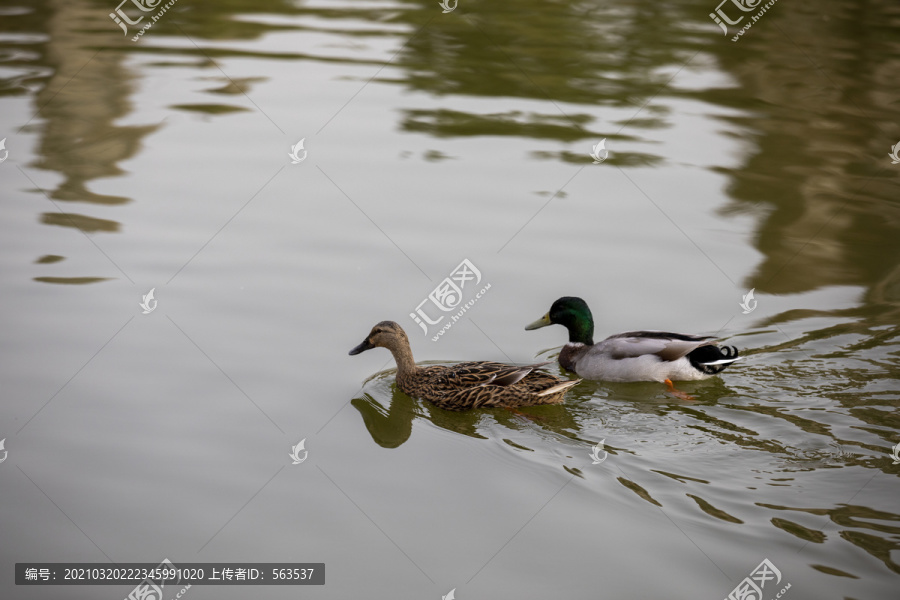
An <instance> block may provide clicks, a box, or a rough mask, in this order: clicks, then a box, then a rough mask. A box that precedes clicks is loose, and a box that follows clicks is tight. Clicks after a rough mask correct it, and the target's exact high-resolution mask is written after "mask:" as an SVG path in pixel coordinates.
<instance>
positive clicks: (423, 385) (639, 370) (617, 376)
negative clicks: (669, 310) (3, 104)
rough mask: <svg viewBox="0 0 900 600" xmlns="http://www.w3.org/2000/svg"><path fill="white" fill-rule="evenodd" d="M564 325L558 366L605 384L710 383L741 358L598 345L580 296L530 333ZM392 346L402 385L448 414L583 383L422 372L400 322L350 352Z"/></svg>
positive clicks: (718, 349)
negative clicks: (566, 333) (565, 335)
mask: <svg viewBox="0 0 900 600" xmlns="http://www.w3.org/2000/svg"><path fill="white" fill-rule="evenodd" d="M547 325H562V326H564V327H565V328H566V329H567V330H568V331H569V342H568V343H567V344H566V345H565V346H563V348H562V350H561V351H560V353H559V364H560V365H561V366H562V367H563V368H564V369H566V370H569V371H574V372H575V373H576V374H578V375H579V376H581V377H583V378H585V379H595V380H600V381H659V382H662V383H666V384H668V385H669V387H670V388H672V382H673V381H688V380H696V379H706V378H708V377H712V376H713V375H716V374H717V373H720V372H721V371H722V370H724V369H725V368H726V367H728V365H730V364H731V363H733V362H734V361H736V360H738V358H739V357H738V350H737V348H735V347H734V346H717V345H716V344H715V342H714V340H713V338H712V337H709V336H698V335H685V334H681V333H668V332H664V331H629V332H627V333H619V334H616V335H612V336H610V337H608V338H606V339H605V340H602V341H600V342H597V343H596V344H595V343H594V341H593V336H594V319H593V316H592V315H591V310H590V309H589V308H588V305H587V303H585V301H584V300H582V299H581V298H575V297H571V296H566V297H563V298H560V299H559V300H557V301H556V302H554V303H553V305H552V306H551V307H550V311H549V312H548V313H547V314H545V315H544V316H543V317H541V318H540V319H538V320H537V321H535V322H534V323H531V324H530V325H528V326H527V327H525V329H526V330H532V329H539V328H541V327H546V326H547ZM379 347H380V348H387V349H388V350H390V352H391V354H392V355H393V356H394V360H395V361H396V362H397V386H398V387H399V388H400V389H401V390H403V392H405V393H406V394H408V395H410V396H413V397H415V398H422V399H425V400H429V401H431V402H433V403H434V404H436V405H437V406H439V407H441V408H445V409H447V410H468V409H470V408H483V407H503V408H514V407H519V406H533V405H535V404H558V403H560V402H562V401H563V399H564V396H565V393H566V391H567V390H568V389H569V388H571V387H572V386H574V385H576V384H578V383H579V382H581V379H576V380H571V381H563V380H561V379H559V378H558V377H555V376H553V375H550V374H549V373H545V372H543V371H539V370H537V369H538V368H539V367H542V366H544V365H547V364H550V363H549V362H543V363H537V364H533V365H526V366H522V367H519V366H515V365H507V364H503V363H497V362H491V361H479V362H464V363H459V364H456V365H452V366H430V367H419V366H417V365H416V363H415V361H414V360H413V356H412V350H411V349H410V346H409V338H407V337H406V332H404V331H403V328H402V327H400V325H398V324H397V323H395V322H393V321H382V322H380V323H378V324H377V325H375V327H373V328H372V331H371V332H370V333H369V335H368V336H366V339H365V340H363V341H362V343H361V344H359V345H358V346H356V347H355V348H353V350H351V351H350V354H351V355H355V354H359V353H361V352H365V351H366V350H371V349H372V348H379Z"/></svg>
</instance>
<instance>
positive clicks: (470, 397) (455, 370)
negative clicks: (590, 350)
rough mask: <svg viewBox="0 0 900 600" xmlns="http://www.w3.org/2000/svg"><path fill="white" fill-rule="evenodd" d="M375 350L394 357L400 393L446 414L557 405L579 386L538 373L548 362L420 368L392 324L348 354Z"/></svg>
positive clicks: (403, 335) (374, 331)
mask: <svg viewBox="0 0 900 600" xmlns="http://www.w3.org/2000/svg"><path fill="white" fill-rule="evenodd" d="M379 347H380V348H387V349H388V350H390V351H391V354H393V355H394V360H395V361H396V362H397V386H398V387H399V388H400V389H401V390H403V391H404V392H405V393H406V394H408V395H409V396H413V397H414V398H421V399H424V400H428V401H430V402H433V403H434V404H436V405H437V406H439V407H441V408H445V409H447V410H468V409H470V408H482V407H503V408H515V407H517V406H532V405H534V404H559V403H560V402H562V401H563V396H564V395H565V393H566V390H568V389H569V388H570V387H572V386H573V385H575V384H577V383H579V382H580V381H581V380H580V379H577V380H574V381H562V380H560V379H559V378H557V377H554V376H553V375H550V374H549V373H543V372H541V371H537V370H536V369H537V368H538V367H542V366H544V365H547V364H550V363H549V362H545V363H539V364H534V365H526V366H524V367H517V366H515V365H506V364H503V363H497V362H490V361H481V362H464V363H459V364H456V365H452V366H439V365H435V366H432V367H419V366H417V365H416V363H415V361H414V360H413V355H412V350H410V347H409V338H407V337H406V332H405V331H403V328H402V327H400V325H398V324H397V323H394V322H393V321H382V322H381V323H378V324H377V325H375V327H373V328H372V331H371V332H369V335H368V336H366V339H364V340H363V341H362V343H361V344H359V345H358V346H356V347H355V348H354V349H353V350H351V351H350V355H351V356H353V355H356V354H359V353H360V352H365V351H366V350H371V349H372V348H379Z"/></svg>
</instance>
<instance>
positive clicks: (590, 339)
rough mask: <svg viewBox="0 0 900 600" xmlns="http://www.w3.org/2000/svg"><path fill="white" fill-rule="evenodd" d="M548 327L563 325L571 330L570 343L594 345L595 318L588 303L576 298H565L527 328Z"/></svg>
mask: <svg viewBox="0 0 900 600" xmlns="http://www.w3.org/2000/svg"><path fill="white" fill-rule="evenodd" d="M547 325H562V326H564V327H565V328H566V329H568V330H569V341H570V342H576V343H579V344H587V345H588V346H593V345H594V317H593V316H592V315H591V309H590V308H588V305H587V302H585V301H584V300H582V299H581V298H576V297H574V296H564V297H562V298H560V299H559V300H557V301H556V302H554V303H553V306H551V307H550V312H548V313H547V314H546V315H544V316H543V317H541V318H540V319H538V320H537V321H535V322H534V323H532V324H531V325H528V326H527V327H525V329H526V330H532V329H540V328H541V327H546V326H547Z"/></svg>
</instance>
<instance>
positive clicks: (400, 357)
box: [388, 344, 419, 379]
mask: <svg viewBox="0 0 900 600" xmlns="http://www.w3.org/2000/svg"><path fill="white" fill-rule="evenodd" d="M388 350H390V351H391V354H392V355H393V356H394V361H396V363H397V378H398V379H407V378H409V377H412V376H413V375H415V374H416V371H417V370H418V368H419V367H417V366H416V361H415V360H413V355H412V350H410V348H409V344H403V345H401V346H395V347H392V348H388Z"/></svg>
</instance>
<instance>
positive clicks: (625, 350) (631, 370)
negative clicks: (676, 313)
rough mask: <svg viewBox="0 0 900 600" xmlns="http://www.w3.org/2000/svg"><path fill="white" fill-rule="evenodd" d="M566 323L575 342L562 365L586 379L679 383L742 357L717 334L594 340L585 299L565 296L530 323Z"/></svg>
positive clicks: (562, 355) (536, 326) (662, 333)
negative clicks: (717, 338)
mask: <svg viewBox="0 0 900 600" xmlns="http://www.w3.org/2000/svg"><path fill="white" fill-rule="evenodd" d="M554 324H555V325H563V326H564V327H565V328H566V329H568V330H569V343H567V344H566V345H565V346H563V348H562V350H560V352H559V364H560V365H562V367H563V368H565V369H568V370H569V371H574V372H575V373H577V374H578V375H580V376H581V377H584V378H585V379H597V380H600V381H659V382H661V383H666V384H667V385H668V386H669V387H670V388H672V387H673V386H672V382H673V381H689V380H694V379H706V378H707V377H712V376H713V375H715V374H717V373H720V372H721V371H722V370H724V369H725V368H726V367H727V366H728V365H730V364H731V363H733V362H734V361H736V360H738V358H739V357H738V350H737V348H735V347H734V346H716V344H715V342H714V341H713V338H712V337H707V336H699V335H685V334H683V333H668V332H665V331H629V332H627V333H619V334H616V335H612V336H610V337H608V338H606V339H605V340H603V341H602V342H597V343H596V344H595V343H594V339H593V338H594V319H593V317H592V316H591V309H590V308H588V305H587V303H586V302H585V301H584V300H582V299H581V298H575V297H570V296H567V297H563V298H560V299H559V300H557V301H556V302H554V303H553V306H551V307H550V312H548V313H547V314H546V315H544V316H543V317H541V318H540V319H538V320H537V321H535V322H534V323H532V324H530V325H528V326H527V327H525V329H526V330H532V329H539V328H541V327H546V326H547V325H554Z"/></svg>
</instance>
